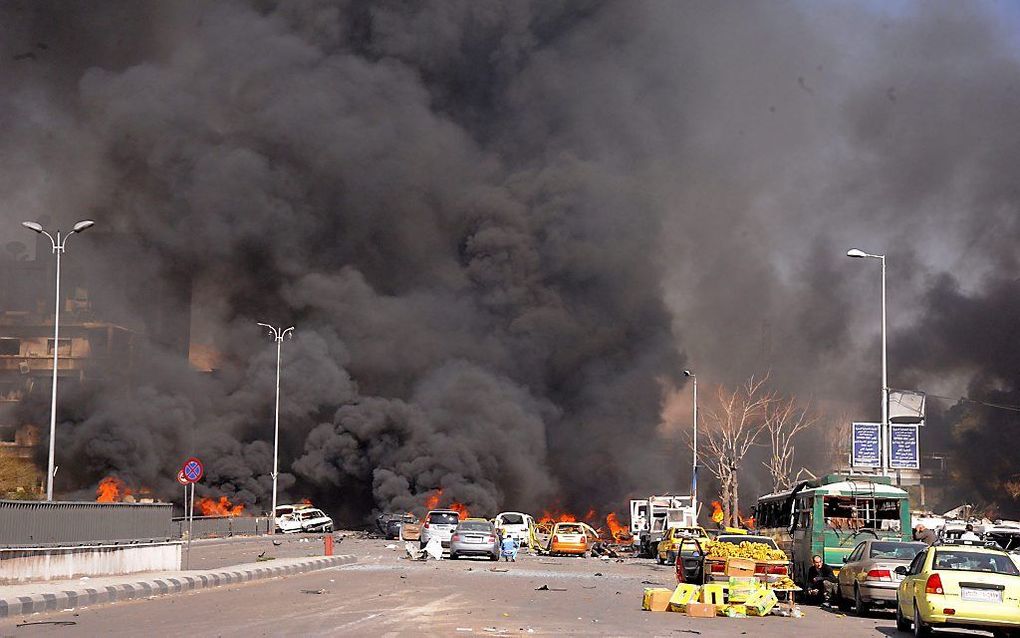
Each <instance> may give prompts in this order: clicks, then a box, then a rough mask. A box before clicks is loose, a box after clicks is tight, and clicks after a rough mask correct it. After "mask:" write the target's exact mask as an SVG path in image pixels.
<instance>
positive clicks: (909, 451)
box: [889, 424, 921, 470]
mask: <svg viewBox="0 0 1020 638" xmlns="http://www.w3.org/2000/svg"><path fill="white" fill-rule="evenodd" d="M917 447H918V446H917V426H916V425H895V424H891V425H890V426H889V467H891V468H892V469H894V470H917V469H920V467H921V466H920V462H919V461H920V458H919V454H918V449H917Z"/></svg>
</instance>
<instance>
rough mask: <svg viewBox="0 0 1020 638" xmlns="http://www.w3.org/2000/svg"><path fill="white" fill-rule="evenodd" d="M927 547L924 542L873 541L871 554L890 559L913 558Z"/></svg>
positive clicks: (875, 556)
mask: <svg viewBox="0 0 1020 638" xmlns="http://www.w3.org/2000/svg"><path fill="white" fill-rule="evenodd" d="M927 547H928V546H927V545H926V544H924V543H890V542H879V543H872V544H871V553H870V554H869V556H870V557H871V558H885V559H888V560H913V559H914V556H917V553H918V552H921V551H924V549H925V548H927Z"/></svg>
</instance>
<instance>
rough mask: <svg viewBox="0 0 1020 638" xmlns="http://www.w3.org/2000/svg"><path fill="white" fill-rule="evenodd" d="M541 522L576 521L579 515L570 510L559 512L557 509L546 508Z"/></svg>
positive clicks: (540, 519) (539, 520)
mask: <svg viewBox="0 0 1020 638" xmlns="http://www.w3.org/2000/svg"><path fill="white" fill-rule="evenodd" d="M538 522H539V523H576V522H577V517H576V516H574V515H573V514H571V513H570V512H557V511H556V510H545V511H544V512H542V516H541V517H540V518H539V519H538Z"/></svg>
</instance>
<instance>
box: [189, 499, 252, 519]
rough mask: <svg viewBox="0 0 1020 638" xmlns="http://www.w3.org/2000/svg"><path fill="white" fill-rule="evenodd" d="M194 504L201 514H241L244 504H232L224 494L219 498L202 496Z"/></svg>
mask: <svg viewBox="0 0 1020 638" xmlns="http://www.w3.org/2000/svg"><path fill="white" fill-rule="evenodd" d="M195 504H196V505H197V506H198V509H199V510H200V511H201V512H202V516H242V515H243V514H244V505H243V504H241V503H238V504H237V505H234V504H233V503H231V502H230V500H229V499H228V498H227V497H226V496H221V497H219V499H213V498H209V497H208V496H203V497H202V498H200V499H198V502H197V503H195Z"/></svg>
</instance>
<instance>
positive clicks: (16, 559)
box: [0, 541, 181, 585]
mask: <svg viewBox="0 0 1020 638" xmlns="http://www.w3.org/2000/svg"><path fill="white" fill-rule="evenodd" d="M180 568H181V543H180V542H179V541H171V542H160V543H136V544H132V545H120V544H118V545H88V546H65V547H17V548H7V549H0V585H19V584H23V583H31V582H39V581H49V580H66V579H70V578H80V577H82V576H111V575H119V574H134V573H137V572H151V571H173V570H178V569H180Z"/></svg>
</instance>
